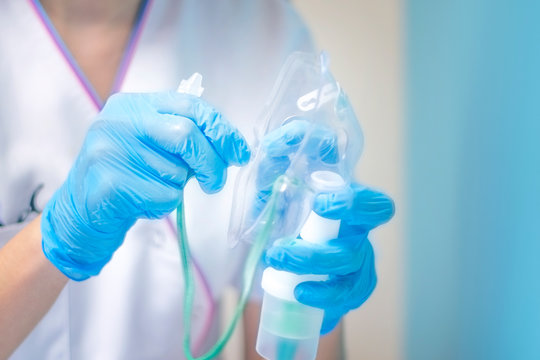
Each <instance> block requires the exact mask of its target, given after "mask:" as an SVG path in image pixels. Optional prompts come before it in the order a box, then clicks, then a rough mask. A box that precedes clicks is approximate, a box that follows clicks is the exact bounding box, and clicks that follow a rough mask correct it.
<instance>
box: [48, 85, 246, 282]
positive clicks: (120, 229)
mask: <svg viewBox="0 0 540 360" xmlns="http://www.w3.org/2000/svg"><path fill="white" fill-rule="evenodd" d="M249 157H250V152H249V148H248V145H247V143H246V141H245V140H244V138H243V137H242V135H241V134H240V133H239V132H238V131H237V130H236V129H235V128H234V127H232V126H231V125H230V124H229V123H228V122H227V120H225V119H224V118H223V116H222V115H221V114H220V113H219V112H218V111H216V110H215V109H214V108H213V107H212V106H210V105H209V104H208V103H206V102H205V101H203V100H201V99H199V98H197V97H195V96H191V95H186V94H179V93H173V92H170V93H154V94H116V95H113V96H112V97H110V98H109V100H108V101H107V103H106V104H105V107H104V108H103V110H102V111H101V113H100V114H99V116H98V118H97V120H96V122H95V123H94V124H93V125H92V126H91V128H90V129H89V131H88V133H87V135H86V138H85V140H84V144H83V147H82V149H81V151H80V153H79V155H78V157H77V159H76V161H75V163H74V165H73V167H72V168H71V171H70V173H69V175H68V177H67V180H66V181H65V183H64V184H63V185H62V186H61V187H60V189H59V190H58V191H57V192H56V193H55V194H54V196H53V197H52V199H51V200H50V201H49V203H48V204H47V206H46V207H45V209H44V211H43V215H42V220H41V230H42V236H43V242H42V245H43V251H44V253H45V255H46V256H47V258H48V259H49V260H50V261H51V262H52V263H53V264H54V265H55V266H56V267H57V268H58V269H60V271H62V272H63V273H64V274H65V275H67V276H68V277H70V278H71V279H74V280H84V279H87V278H88V277H90V276H92V275H96V274H98V273H99V272H100V271H101V269H102V268H103V266H104V265H105V264H106V263H107V262H108V261H109V260H110V259H111V257H112V255H113V253H114V251H115V250H116V249H117V248H118V247H119V246H120V245H121V244H122V242H123V240H124V237H125V235H126V232H127V231H128V229H129V228H130V227H131V226H132V225H133V224H134V223H135V221H136V220H137V219H139V218H148V219H155V218H160V217H163V216H165V215H167V214H168V213H170V212H171V211H173V210H174V209H175V208H176V207H177V206H178V205H179V203H180V201H181V194H182V189H183V188H184V185H185V184H186V182H187V180H188V178H189V177H190V175H192V174H193V175H194V176H195V178H196V179H197V180H198V182H199V184H200V186H201V187H202V189H203V190H204V191H206V192H207V193H212V192H216V191H219V190H220V189H221V188H222V187H223V185H224V183H225V180H226V168H227V167H228V166H229V165H242V164H245V163H246V162H247V161H248V160H249Z"/></svg>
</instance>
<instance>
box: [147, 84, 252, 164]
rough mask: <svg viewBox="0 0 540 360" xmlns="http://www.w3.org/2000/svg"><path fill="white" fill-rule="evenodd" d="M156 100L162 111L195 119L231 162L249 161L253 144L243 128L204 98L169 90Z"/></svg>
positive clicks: (223, 157)
mask: <svg viewBox="0 0 540 360" xmlns="http://www.w3.org/2000/svg"><path fill="white" fill-rule="evenodd" d="M153 101H154V104H155V106H156V108H157V111H158V112H159V113H162V114H171V115H177V116H181V117H185V118H189V119H191V120H192V121H193V122H194V123H195V124H196V125H197V127H198V128H199V129H200V131H201V132H202V133H203V134H204V136H206V137H207V138H208V141H209V142H210V143H211V144H212V146H213V147H214V148H215V149H216V152H217V153H218V154H219V155H220V156H221V158H222V159H223V161H224V162H225V163H226V164H227V165H244V164H246V163H247V162H248V161H249V158H250V156H251V152H250V149H249V145H248V143H247V141H246V140H245V138H244V137H243V136H242V134H241V133H240V131H238V129H236V128H235V127H234V126H233V125H232V124H231V123H230V122H229V121H227V120H226V119H225V117H224V116H223V115H222V114H221V113H220V112H219V111H217V110H216V109H215V108H214V107H213V106H211V105H210V104H209V103H207V102H206V101H204V100H203V99H201V98H198V97H196V96H193V95H188V94H181V93H176V92H168V93H163V94H162V95H160V96H157V97H156V98H155V99H154V100H153Z"/></svg>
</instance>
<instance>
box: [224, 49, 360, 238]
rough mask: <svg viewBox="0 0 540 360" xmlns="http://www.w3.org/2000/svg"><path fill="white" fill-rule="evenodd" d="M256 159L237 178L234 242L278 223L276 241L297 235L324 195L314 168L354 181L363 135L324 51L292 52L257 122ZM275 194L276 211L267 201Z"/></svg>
mask: <svg viewBox="0 0 540 360" xmlns="http://www.w3.org/2000/svg"><path fill="white" fill-rule="evenodd" d="M255 131H256V136H255V138H256V139H257V140H256V143H255V144H253V145H252V151H253V155H252V156H253V157H252V161H251V162H250V164H249V165H248V166H247V167H244V168H243V169H242V170H241V171H240V173H239V175H238V178H237V182H236V187H235V194H234V202H233V211H232V213H231V219H230V226H229V234H228V236H229V242H230V244H231V246H234V245H236V244H237V243H238V242H239V241H246V242H248V243H252V242H253V241H254V240H255V239H256V238H257V236H258V235H259V234H260V232H261V231H262V227H264V226H266V225H268V224H267V222H268V221H271V222H272V225H273V226H272V227H271V232H270V233H269V234H268V240H270V241H269V242H268V243H267V245H271V241H272V240H276V239H280V238H289V237H296V236H297V235H298V233H299V231H300V228H301V226H302V224H303V222H304V221H305V219H306V218H307V216H308V214H309V212H310V211H311V208H312V204H313V199H314V197H315V195H316V194H317V193H318V192H320V189H319V188H318V186H317V184H314V182H313V181H312V178H313V177H312V174H314V173H315V172H332V173H337V174H339V175H340V176H341V177H342V178H343V179H344V180H345V182H346V183H349V182H350V179H351V177H352V172H353V169H354V164H355V163H356V162H357V160H358V157H359V156H360V153H361V150H362V146H363V136H362V132H361V129H360V126H359V124H358V121H357V119H356V117H355V115H354V112H353V111H352V108H351V106H350V104H349V101H348V99H347V97H346V96H345V94H344V93H343V92H342V90H341V88H340V86H339V84H338V83H337V82H336V80H335V79H334V78H333V76H332V74H331V73H330V71H329V69H328V60H327V57H326V55H325V53H322V54H321V55H320V56H316V55H314V54H307V53H294V54H292V55H291V56H290V57H289V59H288V60H287V62H286V63H285V65H284V67H283V68H282V71H281V73H280V75H279V77H278V80H277V82H276V86H275V87H274V91H273V94H272V96H271V101H270V102H269V104H268V107H267V109H266V111H265V114H264V116H263V117H262V118H261V120H260V121H259V123H258V124H257V126H256V130H255ZM270 196H274V197H275V199H274V201H273V203H272V206H273V208H272V211H273V213H272V216H269V213H268V212H269V211H270V207H269V203H270V202H269V201H268V200H269V199H270Z"/></svg>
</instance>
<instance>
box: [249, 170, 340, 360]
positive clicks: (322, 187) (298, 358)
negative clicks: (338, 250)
mask: <svg viewBox="0 0 540 360" xmlns="http://www.w3.org/2000/svg"><path fill="white" fill-rule="evenodd" d="M311 183H312V188H313V189H314V190H315V191H316V192H317V193H323V192H332V191H338V190H341V189H342V188H343V187H345V186H346V183H345V181H344V180H343V178H342V177H341V176H340V175H339V174H337V173H335V172H331V171H315V172H313V173H312V174H311ZM339 226H340V220H333V219H328V218H324V217H322V216H320V215H318V214H317V213H316V212H314V211H311V213H310V214H309V216H308V218H307V220H306V222H305V223H304V225H303V226H302V230H301V231H300V237H301V238H302V239H303V240H304V241H307V242H311V243H319V244H320V243H324V242H326V241H328V240H331V239H334V238H336V237H337V236H338V233H339ZM327 279H328V276H327V275H298V274H294V273H290V272H286V271H280V270H276V269H274V268H271V267H268V268H266V269H265V270H264V272H263V277H262V282H261V286H262V288H263V290H264V297H263V303H262V310H261V319H260V323H259V332H258V335H257V344H256V350H257V352H258V353H259V354H260V355H261V356H263V357H264V358H266V359H271V360H272V359H280V360H281V359H291V360H292V359H294V360H311V359H315V357H316V355H317V348H318V344H319V336H320V330H321V325H322V321H323V317H324V311H323V310H322V309H318V308H314V307H311V306H308V305H304V304H302V303H300V302H298V301H297V300H296V298H295V296H294V289H295V287H296V285H298V284H299V283H301V282H304V281H324V280H327Z"/></svg>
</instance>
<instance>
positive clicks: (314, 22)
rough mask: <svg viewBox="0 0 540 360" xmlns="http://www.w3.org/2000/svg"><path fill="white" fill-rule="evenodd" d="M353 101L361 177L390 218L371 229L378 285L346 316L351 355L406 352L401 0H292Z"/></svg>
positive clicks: (399, 356) (386, 356) (391, 356)
mask: <svg viewBox="0 0 540 360" xmlns="http://www.w3.org/2000/svg"><path fill="white" fill-rule="evenodd" d="M292 2H293V4H294V5H295V6H296V7H297V9H298V11H299V13H300V15H301V16H302V17H303V18H304V20H305V21H306V23H307V24H308V26H309V27H310V29H311V31H312V33H313V36H314V38H315V41H316V42H317V44H318V45H319V47H320V48H321V49H325V50H326V51H328V53H329V54H330V59H331V68H332V72H333V73H334V76H335V77H336V79H337V80H338V81H339V82H340V83H341V85H342V87H343V88H344V89H345V91H346V92H347V94H348V95H349V98H350V99H351V102H352V104H353V106H354V109H355V111H356V114H357V116H358V119H359V121H360V123H361V125H362V128H363V130H364V136H365V148H364V153H363V154H362V157H361V159H360V163H359V166H358V168H357V173H356V174H357V178H358V179H359V180H360V181H361V182H363V183H366V184H369V185H371V186H375V187H377V188H380V189H382V190H384V191H385V192H387V193H388V194H390V195H391V196H392V197H393V198H394V200H395V202H396V216H395V218H394V219H393V220H392V222H391V223H389V224H387V225H385V226H384V227H382V228H381V229H377V230H375V231H374V232H373V234H372V236H371V240H372V242H373V244H374V247H375V251H376V256H377V272H378V277H379V281H378V285H377V288H376V290H375V292H374V293H373V296H372V297H371V298H370V299H369V300H368V301H367V302H366V303H365V304H364V306H362V307H361V308H360V309H358V310H356V311H354V312H352V313H351V314H349V315H348V316H347V318H346V322H345V329H346V339H345V341H346V349H347V353H348V358H349V359H352V360H356V359H381V360H383V359H384V360H386V359H388V360H390V359H392V360H394V359H402V358H403V357H404V356H403V351H402V349H403V347H404V346H403V342H404V336H403V321H404V314H403V313H404V283H403V281H404V276H403V273H404V269H403V267H404V259H403V253H404V251H403V250H404V249H403V247H404V235H403V218H402V215H403V214H402V213H401V211H400V210H401V209H402V208H403V193H404V187H403V175H404V173H403V168H402V164H403V159H402V154H403V140H402V139H403V136H402V134H403V101H402V97H403V96H402V95H403V94H402V78H403V76H402V75H403V74H402V61H403V56H402V48H403V46H402V38H403V36H402V23H401V21H402V19H401V14H402V1H401V0H382V1H373V0H331V1H330V0H294V1H292Z"/></svg>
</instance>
